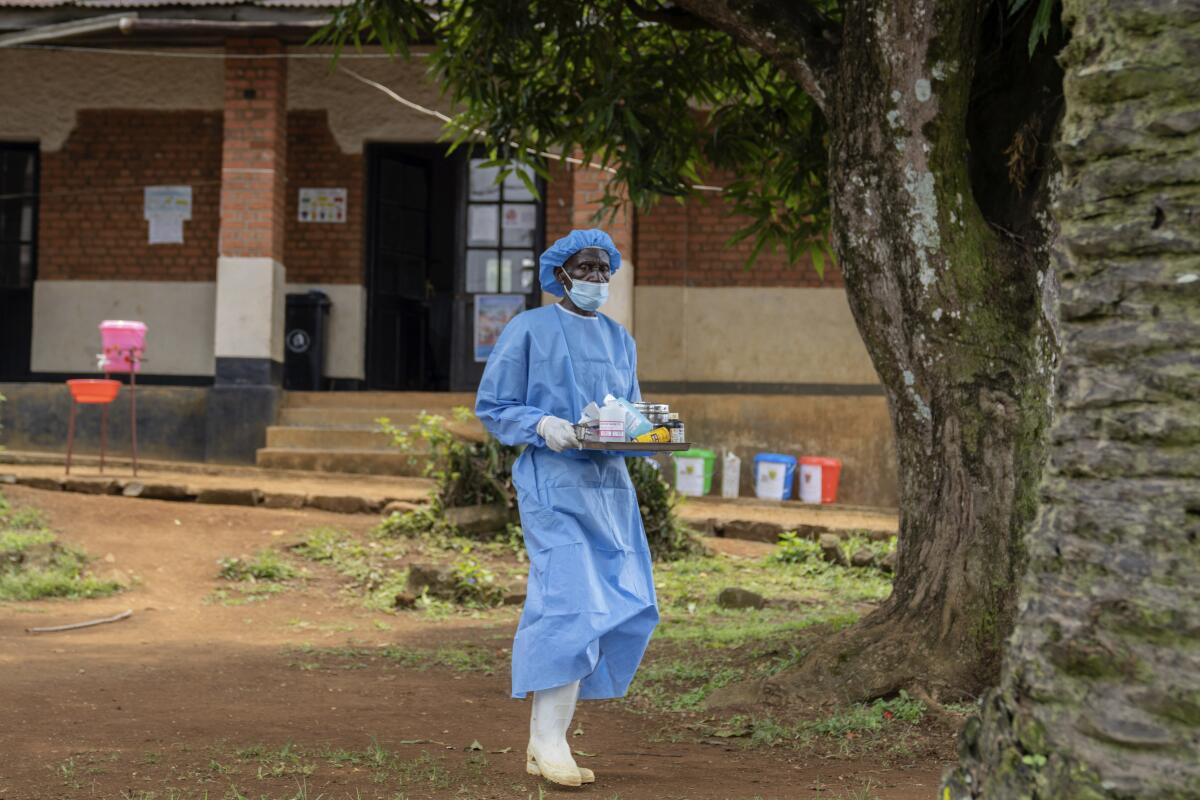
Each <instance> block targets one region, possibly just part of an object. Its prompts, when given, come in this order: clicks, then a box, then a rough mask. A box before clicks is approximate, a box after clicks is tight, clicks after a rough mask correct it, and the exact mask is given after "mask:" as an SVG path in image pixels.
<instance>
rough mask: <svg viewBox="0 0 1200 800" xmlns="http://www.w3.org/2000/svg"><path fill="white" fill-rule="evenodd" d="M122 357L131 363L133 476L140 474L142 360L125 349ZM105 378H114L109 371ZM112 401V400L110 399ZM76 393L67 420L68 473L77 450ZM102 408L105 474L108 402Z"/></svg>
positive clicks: (130, 404)
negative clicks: (139, 384) (139, 374)
mask: <svg viewBox="0 0 1200 800" xmlns="http://www.w3.org/2000/svg"><path fill="white" fill-rule="evenodd" d="M119 357H120V358H122V359H123V360H124V361H125V362H126V363H127V364H129V440H130V449H131V453H132V456H133V477H135V478H136V477H137V474H138V451H137V372H136V370H137V366H138V364H139V363H140V362H141V361H142V359H141V358H140V357H139V356H138V354H137V353H136V352H135V351H132V350H130V351H123V352H121V353H120V356H119ZM104 379H105V380H113V378H112V376H111V374H110V373H109V372H107V371H105V373H104ZM109 402H111V400H110V401H109ZM78 405H79V403H78V402H76V400H75V397H74V395H72V396H71V416H70V418H69V420H68V422H67V465H66V467H67V469H66V474H68V475H70V474H71V456H72V454H73V453H74V450H75V415H76V414H77V413H78V411H77V408H76V407H77V406H78ZM102 405H103V407H102V408H101V409H100V474H101V475H103V474H104V455H105V451H106V450H107V449H108V403H104V404H102Z"/></svg>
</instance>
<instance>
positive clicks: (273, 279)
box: [215, 256, 285, 362]
mask: <svg viewBox="0 0 1200 800" xmlns="http://www.w3.org/2000/svg"><path fill="white" fill-rule="evenodd" d="M284 272H285V271H284V268H283V265H282V264H280V263H279V262H278V261H276V260H275V259H273V258H245V257H234V256H221V257H220V258H218V259H217V307H216V340H215V341H216V347H215V353H216V355H217V357H218V358H270V359H273V360H275V361H280V362H282V361H283V310H284V297H283V285H284Z"/></svg>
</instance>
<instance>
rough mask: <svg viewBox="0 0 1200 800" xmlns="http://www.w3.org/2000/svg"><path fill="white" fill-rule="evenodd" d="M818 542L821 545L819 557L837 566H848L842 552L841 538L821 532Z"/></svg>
mask: <svg viewBox="0 0 1200 800" xmlns="http://www.w3.org/2000/svg"><path fill="white" fill-rule="evenodd" d="M818 544H820V546H821V558H823V559H825V560H826V561H828V562H829V563H830V564H837V565H838V566H839V567H848V566H850V562H849V561H847V560H846V554H845V553H844V552H842V540H841V539H839V538H838V537H837V535H835V534H832V533H822V534H821V538H820V539H819V540H818Z"/></svg>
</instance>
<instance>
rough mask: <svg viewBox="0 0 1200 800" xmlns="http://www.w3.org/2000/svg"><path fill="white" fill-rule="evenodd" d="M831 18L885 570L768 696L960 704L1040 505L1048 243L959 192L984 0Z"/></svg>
mask: <svg viewBox="0 0 1200 800" xmlns="http://www.w3.org/2000/svg"><path fill="white" fill-rule="evenodd" d="M843 8H844V15H845V16H844V24H843V27H842V30H843V40H842V46H841V55H840V62H839V64H838V67H837V73H838V75H837V81H836V91H835V92H834V94H833V97H832V98H831V108H830V110H829V116H830V128H831V130H832V141H831V148H830V167H831V180H830V186H831V196H832V197H833V205H834V209H833V210H834V236H835V246H836V248H837V252H838V256H839V258H840V262H841V267H842V271H843V273H844V275H845V280H846V289H847V294H848V296H849V300H850V306H851V309H852V310H853V312H854V316H855V318H856V320H857V322H858V327H859V331H860V332H861V334H862V336H863V340H864V341H865V343H866V346H867V350H868V351H869V353H870V354H871V357H872V359H873V361H874V364H875V368H876V370H877V371H878V373H879V377H880V380H881V381H882V382H883V385H884V386H885V388H886V391H887V396H888V404H889V409H890V413H891V417H892V424H893V427H894V430H895V436H896V447H897V452H898V456H899V472H900V496H901V507H900V536H899V543H898V563H897V568H896V579H895V585H894V589H893V593H892V595H891V597H890V598H889V599H888V600H887V601H886V602H885V603H884V604H883V605H882V606H881V607H880V608H879V609H878V610H877V611H875V612H874V613H872V614H871V615H869V616H868V617H867V618H866V619H864V620H863V621H862V622H861V623H860V624H859V625H857V626H854V627H852V628H849V629H847V630H845V631H843V632H842V633H840V634H838V635H837V636H835V637H832V638H831V639H830V640H828V641H826V642H824V643H822V644H821V645H820V646H819V647H818V648H817V649H816V651H815V652H813V653H812V654H811V655H810V657H809V658H808V659H807V660H806V661H805V663H804V664H802V665H801V666H800V667H799V668H798V669H796V670H794V671H791V672H787V673H784V674H782V675H780V676H777V677H776V678H775V679H774V680H772V681H771V682H770V683H769V684H768V685H767V686H766V687H765V688H766V690H767V693H768V694H774V693H775V692H776V691H778V692H781V693H783V694H786V695H797V694H798V695H800V696H802V697H805V698H809V699H822V698H824V697H830V696H832V697H833V698H836V699H840V700H842V701H848V700H861V699H867V698H872V697H879V696H886V695H889V694H894V693H895V692H896V691H897V690H899V689H901V688H909V689H914V688H921V689H926V690H928V691H930V692H931V693H932V694H933V695H934V696H935V697H936V696H939V695H940V696H941V697H942V698H945V699H958V698H961V697H964V696H972V695H977V694H978V693H979V692H981V691H982V690H984V689H985V688H987V687H988V686H990V685H994V684H995V681H996V679H997V677H998V675H999V664H1000V654H1001V651H1002V647H1003V642H1004V640H1005V638H1006V637H1007V635H1008V634H1009V632H1010V631H1011V629H1012V622H1013V618H1014V616H1015V611H1014V605H1015V594H1016V589H1015V587H1016V581H1017V578H1018V577H1019V576H1020V575H1021V573H1022V570H1023V567H1024V563H1025V559H1024V554H1023V549H1022V541H1023V535H1024V533H1025V531H1026V529H1027V528H1028V526H1029V525H1030V523H1031V522H1032V520H1033V518H1034V514H1035V510H1036V507H1037V494H1036V492H1037V486H1038V481H1039V479H1040V475H1041V469H1042V464H1043V461H1044V449H1045V448H1044V443H1043V442H1044V439H1045V428H1046V426H1047V424H1048V418H1049V409H1048V396H1049V387H1050V380H1051V374H1052V366H1053V362H1054V357H1055V356H1054V354H1055V342H1054V336H1053V331H1052V329H1051V327H1050V325H1049V323H1048V320H1047V318H1046V316H1045V314H1044V313H1043V308H1046V307H1049V306H1048V305H1047V304H1046V300H1047V297H1048V296H1050V295H1051V294H1052V292H1053V288H1052V287H1053V282H1052V281H1049V280H1046V273H1047V272H1048V269H1047V260H1048V259H1047V255H1046V251H1045V250H1044V249H1042V248H1040V247H1039V244H1040V243H1041V242H1043V241H1044V239H1045V232H1044V231H1042V230H1041V229H1040V228H1039V227H1038V226H1037V225H1032V226H1030V227H1029V230H1028V232H1027V233H1028V235H1027V236H1026V237H1024V238H1018V237H1013V236H1008V235H1005V234H1003V233H1002V232H1000V231H999V230H998V229H997V228H995V227H994V226H993V225H992V224H990V222H989V220H988V219H987V218H985V214H984V211H983V210H981V207H980V203H979V202H978V199H977V193H976V192H977V190H976V189H975V187H973V186H972V174H971V173H972V170H971V168H970V167H969V165H968V156H969V151H970V149H971V148H970V146H969V141H968V133H967V131H968V110H969V106H970V103H971V92H972V88H973V85H974V82H973V79H974V78H975V73H976V53H977V52H978V50H979V40H980V29H981V26H982V24H983V21H984V19H985V15H986V14H987V13H988V9H989V8H990V4H989V3H988V2H986V1H985V0H969V1H966V2H964V0H940V2H928V3H925V4H924V5H923V6H921V5H920V4H915V5H914V4H909V3H891V2H886V0H854V1H853V2H849V3H846V4H845V5H844V6H843ZM1022 44H1023V43H1022ZM1026 60H1027V57H1026ZM1026 112H1028V109H1027V108H1025V109H1016V111H1015V112H1014V115H1015V114H1018V113H1026ZM1020 121H1021V120H1020V119H1014V124H1013V126H1012V127H1013V128H1015V127H1016V123H1019V122H1020ZM976 155H977V157H978V155H979V154H976ZM985 156H987V157H996V158H1000V154H999V153H995V154H985ZM982 188H983V189H987V188H988V187H982ZM1027 205H1028V204H1027Z"/></svg>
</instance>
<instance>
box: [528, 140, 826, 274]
mask: <svg viewBox="0 0 1200 800" xmlns="http://www.w3.org/2000/svg"><path fill="white" fill-rule="evenodd" d="M603 180H604V176H603V174H602V173H600V172H598V171H596V170H581V169H580V168H578V167H571V166H570V165H567V164H564V163H562V162H554V163H552V164H551V165H550V181H549V183H548V186H547V191H546V244H547V245H550V244H552V243H553V242H554V240H555V239H558V238H559V237H561V236H565V235H566V234H567V232H568V231H570V230H571V228H572V227H581V226H587V227H590V226H591V225H592V224H593V223H592V222H591V221H590V220H589V216H590V215H591V214H592V213H593V212H594V211H595V209H596V208H597V207H598V205H597V203H596V201H597V200H598V199H599V196H600V193H601V192H602V191H603ZM635 218H636V223H635V225H634V228H635V231H634V235H633V247H632V250H633V252H632V253H631V254H627V255H630V256H631V257H632V258H633V261H634V264H635V265H636V267H637V271H636V274H635V281H636V282H637V284H638V285H643V286H764V287H769V286H836V287H840V286H842V285H843V283H842V276H841V273H840V272H839V271H838V270H837V268H836V267H834V266H833V265H831V264H830V263H829V262H828V261H826V264H825V277H824V279H822V278H821V277H820V276H818V275H817V271H816V269H814V268H813V265H812V261H811V260H810V259H808V258H807V257H805V258H804V259H802V260H801V262H800V263H798V264H788V262H787V259H786V258H785V257H784V255H783V252H782V250H781V251H779V252H777V253H772V252H771V251H770V250H763V252H761V253H760V254H759V256H758V260H757V261H756V262H755V264H754V266H753V267H751V268H749V269H747V268H746V260H747V259H748V257H749V255H750V250H751V249H752V247H753V243H752V242H750V241H743V242H740V243H738V244H737V245H735V246H733V247H729V246H727V245H728V242H729V239H730V237H732V236H733V234H734V233H735V232H736V231H737V230H738V228H739V227H741V225H742V222H743V221H742V219H741V218H738V217H729V216H728V215H727V213H726V209H725V207H724V204H723V203H722V201H721V199H720V196H719V195H715V194H708V193H706V194H701V195H698V196H696V197H693V198H692V199H690V200H688V202H687V203H686V204H684V205H680V204H679V203H677V202H675V200H673V199H671V198H663V199H662V200H660V201H659V203H658V204H657V205H656V206H654V208H653V209H651V210H650V211H649V212H645V213H639V214H636V215H635ZM618 219H622V217H619V218H618ZM603 227H606V228H607V227H611V225H606V226H603ZM618 227H622V224H621V223H618ZM610 233H613V231H610ZM622 247H623V251H624V249H627V245H622Z"/></svg>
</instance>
